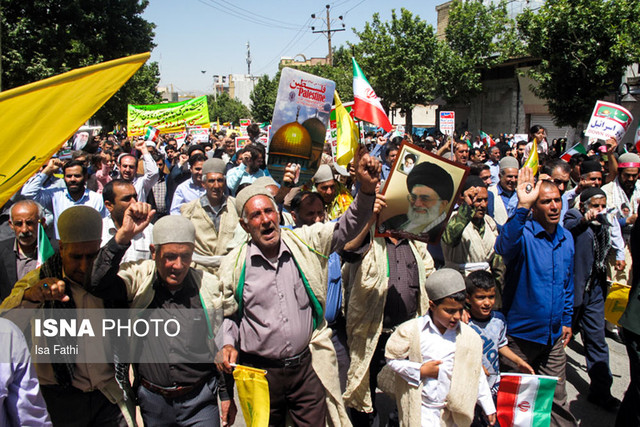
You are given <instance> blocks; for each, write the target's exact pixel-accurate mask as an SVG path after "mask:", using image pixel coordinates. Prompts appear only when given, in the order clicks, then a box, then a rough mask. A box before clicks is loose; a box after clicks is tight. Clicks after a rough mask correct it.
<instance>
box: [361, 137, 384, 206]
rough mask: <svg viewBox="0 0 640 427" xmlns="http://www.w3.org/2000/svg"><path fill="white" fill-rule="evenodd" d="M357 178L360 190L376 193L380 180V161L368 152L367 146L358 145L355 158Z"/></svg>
mask: <svg viewBox="0 0 640 427" xmlns="http://www.w3.org/2000/svg"><path fill="white" fill-rule="evenodd" d="M354 164H355V167H356V180H357V181H358V182H359V183H360V191H362V192H363V193H365V194H375V191H376V185H377V184H378V182H380V170H381V168H382V166H381V164H380V162H379V161H378V160H377V159H374V158H373V157H371V156H370V155H369V153H368V152H367V149H366V147H364V146H362V145H361V146H360V147H358V151H357V152H356V155H355V158H354Z"/></svg>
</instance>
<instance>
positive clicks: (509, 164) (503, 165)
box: [499, 156, 520, 170]
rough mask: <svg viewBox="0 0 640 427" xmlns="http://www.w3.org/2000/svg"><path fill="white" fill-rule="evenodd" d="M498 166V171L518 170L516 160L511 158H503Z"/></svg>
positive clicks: (518, 166)
mask: <svg viewBox="0 0 640 427" xmlns="http://www.w3.org/2000/svg"><path fill="white" fill-rule="evenodd" d="M499 165H500V170H504V169H520V165H519V164H518V159H516V158H515V157H511V156H506V157H503V158H502V160H500V163H499Z"/></svg>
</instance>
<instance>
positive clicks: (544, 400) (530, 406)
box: [497, 374, 558, 427]
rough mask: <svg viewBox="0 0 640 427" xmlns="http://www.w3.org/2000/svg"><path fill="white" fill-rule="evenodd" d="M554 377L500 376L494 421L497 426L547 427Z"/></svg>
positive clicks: (554, 387)
mask: <svg viewBox="0 0 640 427" xmlns="http://www.w3.org/2000/svg"><path fill="white" fill-rule="evenodd" d="M557 382H558V378H557V377H546V376H541V375H528V374H502V375H500V388H499V389H498V404H497V409H498V422H499V423H500V426H501V427H525V426H526V427H529V426H530V427H548V426H549V424H550V423H551V405H552V403H553V393H554V392H555V389H556V383H557Z"/></svg>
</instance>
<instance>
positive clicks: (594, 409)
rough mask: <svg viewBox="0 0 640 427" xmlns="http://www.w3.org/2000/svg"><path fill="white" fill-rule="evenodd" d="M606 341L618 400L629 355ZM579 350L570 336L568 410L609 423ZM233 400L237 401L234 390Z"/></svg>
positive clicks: (586, 422) (601, 425)
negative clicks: (594, 399) (592, 399)
mask: <svg viewBox="0 0 640 427" xmlns="http://www.w3.org/2000/svg"><path fill="white" fill-rule="evenodd" d="M607 343H608V344H609V354H610V366H611V372H612V374H613V386H612V388H611V393H612V394H613V395H614V396H615V397H617V398H618V399H620V400H622V398H623V396H624V392H625V391H626V390H627V386H628V385H629V358H628V357H627V352H626V349H625V346H624V345H623V344H620V343H618V342H616V341H614V340H613V339H610V338H607ZM583 354H584V353H583V347H582V339H581V338H580V336H579V335H578V336H577V337H574V339H573V340H572V341H571V343H570V344H569V345H568V346H567V380H568V381H567V396H568V400H569V407H570V409H571V413H573V416H574V417H576V419H577V420H578V425H579V426H584V427H608V426H613V425H614V424H615V420H616V414H615V413H611V412H607V411H605V410H604V409H602V408H600V407H598V406H596V405H594V404H592V403H589V402H588V401H587V395H588V393H589V376H588V375H587V366H586V360H585V358H584V356H583ZM378 398H379V399H380V400H381V402H380V403H382V405H381V406H382V408H381V409H382V410H381V421H382V424H381V425H384V422H385V421H386V418H387V413H388V411H389V410H390V409H391V406H392V403H391V402H390V400H389V399H388V398H386V396H384V395H383V394H382V393H378ZM236 402H238V395H237V393H236ZM238 412H239V413H238V417H237V419H236V422H235V424H234V425H235V426H239V427H246V423H245V422H244V419H243V417H242V411H241V410H240V408H238Z"/></svg>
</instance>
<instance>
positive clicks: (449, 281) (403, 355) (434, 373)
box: [385, 268, 496, 427]
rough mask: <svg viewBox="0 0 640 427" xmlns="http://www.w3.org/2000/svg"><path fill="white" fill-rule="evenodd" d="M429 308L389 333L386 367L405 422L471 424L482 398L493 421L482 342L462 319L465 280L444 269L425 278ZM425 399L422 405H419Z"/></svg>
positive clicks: (402, 422)
mask: <svg viewBox="0 0 640 427" xmlns="http://www.w3.org/2000/svg"><path fill="white" fill-rule="evenodd" d="M425 288H426V290H427V294H428V295H429V312H428V314H427V315H425V316H422V317H419V318H417V319H412V320H409V321H408V322H405V323H403V324H402V325H400V326H399V327H398V328H397V329H396V331H395V332H394V333H393V334H392V335H391V337H389V341H388V342H387V346H386V352H385V356H386V358H387V366H388V367H389V369H390V370H391V371H393V372H395V373H396V374H397V375H395V378H394V384H393V385H394V387H393V391H394V392H395V395H396V400H397V403H398V411H399V415H400V422H401V424H402V425H403V426H410V427H415V426H417V425H422V426H435V425H441V423H442V424H443V425H458V426H469V425H470V424H471V421H472V420H473V414H474V406H475V404H476V402H478V403H479V404H480V405H481V406H482V408H483V409H484V411H485V413H486V414H488V415H487V418H488V421H489V424H490V425H493V424H494V423H495V420H496V414H495V412H496V408H495V405H494V403H493V399H492V398H491V392H490V390H489V386H488V384H487V379H486V376H485V375H484V371H483V370H482V341H481V339H480V337H479V336H478V334H476V333H475V332H474V331H473V330H472V329H471V328H470V327H469V326H468V325H466V324H464V323H460V317H461V315H462V312H463V310H464V305H463V304H464V301H465V298H466V294H465V283H464V278H463V277H462V275H461V274H460V273H459V272H457V271H456V270H453V269H450V268H443V269H441V270H438V271H436V272H434V273H433V274H431V276H429V278H428V279H427V280H426V282H425ZM420 402H422V403H420Z"/></svg>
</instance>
